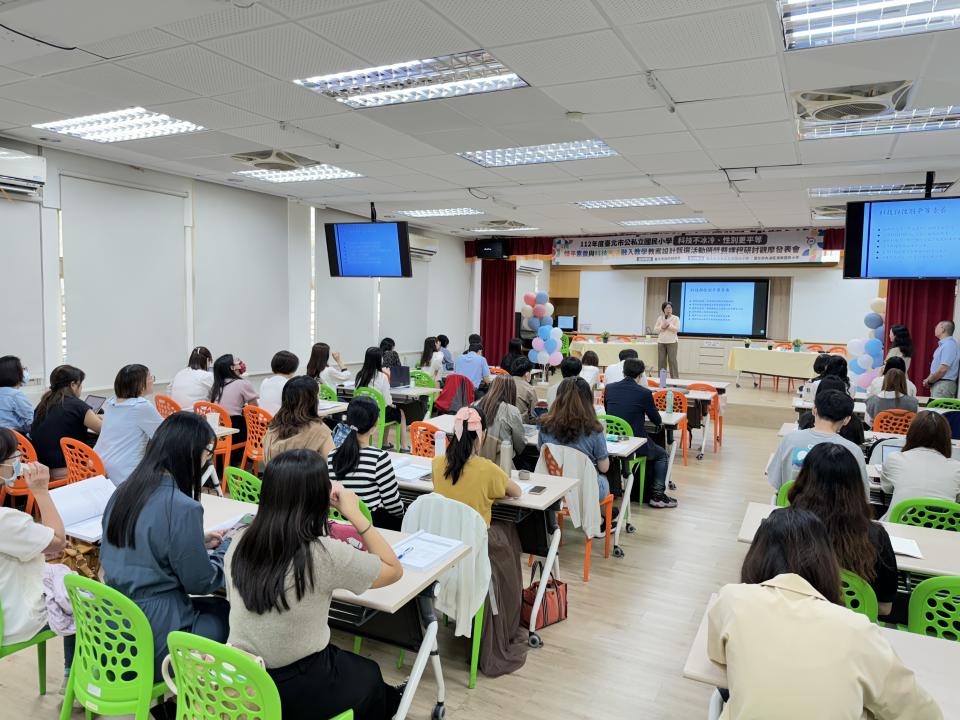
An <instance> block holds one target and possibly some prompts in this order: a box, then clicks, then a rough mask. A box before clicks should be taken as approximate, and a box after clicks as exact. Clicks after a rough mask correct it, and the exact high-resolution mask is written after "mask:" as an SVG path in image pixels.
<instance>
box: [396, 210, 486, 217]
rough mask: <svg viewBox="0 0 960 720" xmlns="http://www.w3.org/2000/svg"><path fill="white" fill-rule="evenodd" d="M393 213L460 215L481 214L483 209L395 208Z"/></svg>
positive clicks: (413, 215)
mask: <svg viewBox="0 0 960 720" xmlns="http://www.w3.org/2000/svg"><path fill="white" fill-rule="evenodd" d="M394 214H395V215H405V216H406V217H412V218H431V217H458V216H461V215H483V210H477V209H476V208H438V209H436V210H397V211H395V212H394Z"/></svg>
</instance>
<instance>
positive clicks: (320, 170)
mask: <svg viewBox="0 0 960 720" xmlns="http://www.w3.org/2000/svg"><path fill="white" fill-rule="evenodd" d="M234 175H242V176H243V177H248V178H250V179H252V180H265V181H266V182H272V183H288V182H308V181H310V180H346V179H348V178H360V177H363V175H361V174H360V173H356V172H353V171H352V170H344V169H343V168H339V167H337V166H336V165H311V166H309V167H304V168H297V169H296V170H240V171H238V172H235V173H234Z"/></svg>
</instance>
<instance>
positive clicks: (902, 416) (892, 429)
mask: <svg viewBox="0 0 960 720" xmlns="http://www.w3.org/2000/svg"><path fill="white" fill-rule="evenodd" d="M916 416H917V414H916V413H915V412H910V411H909V410H884V411H882V412H878V413H877V416H876V417H875V418H874V419H873V431H874V432H882V433H893V434H895V435H906V434H907V430H909V429H910V423H912V422H913V419H914V418H915V417H916Z"/></svg>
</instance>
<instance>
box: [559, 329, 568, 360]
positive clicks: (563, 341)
mask: <svg viewBox="0 0 960 720" xmlns="http://www.w3.org/2000/svg"><path fill="white" fill-rule="evenodd" d="M560 354H561V355H563V356H564V357H567V356H568V355H570V336H569V335H567V334H566V333H564V334H563V336H562V337H561V338H560Z"/></svg>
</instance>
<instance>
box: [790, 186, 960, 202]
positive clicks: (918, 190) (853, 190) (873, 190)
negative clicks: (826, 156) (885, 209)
mask: <svg viewBox="0 0 960 720" xmlns="http://www.w3.org/2000/svg"><path fill="white" fill-rule="evenodd" d="M951 185H953V183H948V182H939V183H934V184H933V192H934V193H945V192H946V191H947V190H949V189H950V186H951ZM924 190H925V188H924V185H923V183H913V184H902V185H846V186H843V187H817V188H810V189H809V190H808V191H807V192H808V194H809V195H810V197H814V198H829V197H865V196H871V195H923V193H924Z"/></svg>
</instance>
